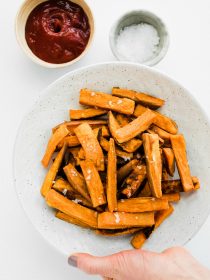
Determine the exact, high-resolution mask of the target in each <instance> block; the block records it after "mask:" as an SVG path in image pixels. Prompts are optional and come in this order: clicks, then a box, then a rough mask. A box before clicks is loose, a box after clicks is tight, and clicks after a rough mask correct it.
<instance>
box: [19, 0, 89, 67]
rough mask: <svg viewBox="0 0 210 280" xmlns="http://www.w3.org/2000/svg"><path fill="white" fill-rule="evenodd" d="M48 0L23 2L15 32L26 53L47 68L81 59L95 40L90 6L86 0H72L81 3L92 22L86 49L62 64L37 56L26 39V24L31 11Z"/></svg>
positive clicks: (27, 0)
mask: <svg viewBox="0 0 210 280" xmlns="http://www.w3.org/2000/svg"><path fill="white" fill-rule="evenodd" d="M45 1H46V0H25V2H24V3H23V4H22V6H21V7H20V9H19V11H18V13H17V16H16V21H15V32H16V38H17V41H18V43H19V45H20V47H21V48H22V50H23V51H24V53H25V54H26V55H27V56H28V57H29V58H30V59H31V60H32V61H34V62H35V63H37V64H39V65H41V66H44V67H47V68H61V67H65V66H69V65H71V64H73V63H75V62H77V61H78V60H80V59H81V58H82V57H83V56H84V55H85V54H86V53H87V51H88V49H89V47H90V45H91V43H92V40H93V35H94V18H93V14H92V12H91V9H90V7H89V6H88V5H87V3H86V2H85V1H84V0H71V2H73V3H75V4H77V5H79V6H80V7H82V8H83V10H84V12H85V13H86V15H87V17H88V20H89V24H90V38H89V41H88V44H87V46H86V48H85V49H84V51H83V52H82V53H81V54H80V55H79V56H78V57H76V58H75V59H73V60H71V61H69V62H65V63H60V64H56V63H49V62H46V61H44V60H42V59H40V58H39V57H37V56H36V55H35V54H34V53H33V52H32V51H31V49H30V48H29V46H28V44H27V42H26V39H25V26H26V21H27V19H28V16H29V14H30V13H31V11H32V10H33V9H34V8H35V7H36V6H38V5H39V4H40V3H42V2H45Z"/></svg>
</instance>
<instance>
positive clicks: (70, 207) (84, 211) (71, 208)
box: [45, 189, 98, 228]
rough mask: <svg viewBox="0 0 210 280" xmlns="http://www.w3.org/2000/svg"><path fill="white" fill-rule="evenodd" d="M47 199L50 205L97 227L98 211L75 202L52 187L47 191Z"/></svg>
mask: <svg viewBox="0 0 210 280" xmlns="http://www.w3.org/2000/svg"><path fill="white" fill-rule="evenodd" d="M45 199H46V202H47V204H48V205H49V206H50V207H52V208H55V209H57V210H59V211H61V212H63V213H65V214H67V215H69V216H70V217H73V218H75V219H77V220H79V221H80V222H82V223H84V224H87V225H89V226H90V227H92V228H97V215H98V213H97V212H96V211H94V210H91V209H88V208H86V207H84V206H81V205H79V204H77V203H74V202H72V201H71V200H69V199H68V198H66V197H64V196H63V195H61V194H59V193H58V192H56V191H55V190H52V189H51V190H50V191H49V192H48V193H47V195H46V197H45Z"/></svg>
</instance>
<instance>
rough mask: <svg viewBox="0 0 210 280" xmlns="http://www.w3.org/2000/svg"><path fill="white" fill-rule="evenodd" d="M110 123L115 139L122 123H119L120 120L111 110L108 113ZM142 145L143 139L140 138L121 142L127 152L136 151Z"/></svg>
mask: <svg viewBox="0 0 210 280" xmlns="http://www.w3.org/2000/svg"><path fill="white" fill-rule="evenodd" d="M108 118H109V121H108V124H109V130H110V132H111V134H112V136H113V137H114V139H116V137H117V136H116V131H117V129H119V128H120V125H119V123H118V121H117V120H116V119H115V117H114V115H113V114H112V112H111V111H110V112H109V114H108ZM141 145H142V141H141V140H140V139H135V138H134V139H131V140H129V141H127V142H124V143H122V144H119V146H120V147H121V148H122V149H123V150H124V151H126V152H128V153H133V152H135V151H136V150H137V149H138V148H139V147H140V146H141Z"/></svg>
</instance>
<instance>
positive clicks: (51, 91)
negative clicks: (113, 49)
mask: <svg viewBox="0 0 210 280" xmlns="http://www.w3.org/2000/svg"><path fill="white" fill-rule="evenodd" d="M113 86H119V87H124V88H129V89H133V90H139V91H141V92H148V93H150V94H152V95H154V96H157V97H160V98H163V99H164V100H166V104H165V106H163V108H161V110H160V111H161V112H162V113H163V114H166V115H167V116H169V117H171V118H173V119H174V120H175V121H176V122H177V124H178V126H179V132H180V133H183V134H184V135H185V138H186V142H187V152H188V159H189V164H190V167H191V173H192V175H193V176H198V177H199V178H200V181H201V189H200V190H198V191H196V192H194V193H191V194H182V199H181V201H180V202H179V203H177V204H175V205H174V207H175V210H174V213H173V214H172V215H171V217H170V218H169V219H167V220H166V221H164V223H163V224H162V225H161V226H160V227H159V228H158V229H157V230H155V233H154V234H152V236H151V238H150V239H149V240H148V241H147V242H146V243H145V247H144V248H147V249H150V250H156V251H162V250H164V249H166V248H168V247H171V246H175V245H183V244H184V243H186V242H187V241H189V240H190V239H191V238H192V236H193V235H194V234H195V233H196V232H197V231H198V230H199V229H200V227H201V226H202V224H203V223H204V221H205V220H206V218H207V216H208V214H209V212H210V203H209V201H210V172H209V170H210V160H209V159H210V145H209V139H210V124H209V120H208V118H207V116H206V115H205V113H204V111H203V109H202V108H201V107H200V105H199V104H198V102H197V101H196V100H195V99H194V98H193V96H192V95H191V94H190V93H189V92H188V91H187V90H186V89H185V88H184V87H183V86H182V85H180V84H179V83H177V82H176V81H174V80H173V79H171V78H169V77H168V76H166V75H165V74H162V73H160V72H159V71H157V70H155V69H152V68H150V67H146V66H144V65H140V64H134V63H124V62H114V63H113V62H112V63H103V64H98V65H92V66H88V67H85V68H81V69H78V70H76V71H73V72H70V73H68V74H66V75H65V76H63V77H62V78H60V79H59V80H57V81H55V82H54V83H53V84H52V85H50V86H49V87H48V88H47V89H46V90H45V91H44V92H42V93H41V94H40V98H39V100H37V102H36V104H35V105H34V106H33V108H32V109H31V111H30V112H29V113H28V115H27V116H26V117H25V118H24V120H23V122H22V124H21V127H20V129H19V132H18V135H17V139H16V145H15V150H14V183H15V185H16V190H17V194H18V198H19V199H20V201H21V203H22V206H23V208H24V210H25V212H26V214H27V216H28V217H29V219H30V220H31V222H32V223H33V225H34V226H35V228H36V229H37V230H38V231H39V232H40V233H41V235H42V236H43V237H44V238H45V239H46V240H47V241H48V242H49V243H50V244H51V245H53V246H55V247H56V248H57V249H58V251H60V252H62V253H64V254H65V255H68V254H71V253H73V252H88V253H92V254H94V255H107V254H112V253H115V252H118V251H120V250H124V249H131V246H130V238H131V236H125V237H111V238H107V237H103V236H98V235H95V234H94V233H93V232H92V231H90V230H87V229H81V228H80V227H77V226H74V225H71V224H67V223H65V222H63V221H61V220H58V219H56V218H55V216H54V211H53V210H52V209H50V208H49V207H47V205H46V203H45V201H44V199H43V197H42V196H41V194H40V186H41V185H42V182H43V179H44V176H45V175H46V172H47V171H46V170H45V169H44V168H43V167H42V165H41V162H40V160H41V158H42V156H43V154H44V151H45V148H46V145H47V142H48V139H49V137H50V135H51V131H52V127H54V126H55V125H57V124H58V123H60V122H63V121H64V120H69V114H68V111H69V108H72V109H78V108H80V105H79V91H80V89H81V88H90V89H93V90H100V91H104V92H107V93H109V92H111V89H112V87H113Z"/></svg>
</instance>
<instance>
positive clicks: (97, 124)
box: [52, 119, 107, 135]
mask: <svg viewBox="0 0 210 280" xmlns="http://www.w3.org/2000/svg"><path fill="white" fill-rule="evenodd" d="M82 123H88V124H89V125H90V126H91V127H92V128H94V127H100V126H102V125H106V124H107V121H106V120H100V119H99V120H77V121H69V122H63V123H61V124H58V125H56V126H55V127H53V129H52V132H53V133H54V132H55V131H56V130H57V129H58V128H59V127H60V126H62V125H66V127H67V128H68V130H69V133H70V134H71V135H74V129H75V128H76V127H77V126H79V125H80V124H82Z"/></svg>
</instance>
